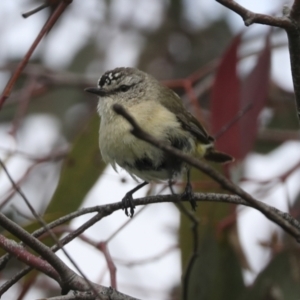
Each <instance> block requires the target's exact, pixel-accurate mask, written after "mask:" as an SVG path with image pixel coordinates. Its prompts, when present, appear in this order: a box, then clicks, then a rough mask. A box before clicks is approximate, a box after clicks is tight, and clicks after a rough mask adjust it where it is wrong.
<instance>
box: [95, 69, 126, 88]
mask: <svg viewBox="0 0 300 300" xmlns="http://www.w3.org/2000/svg"><path fill="white" fill-rule="evenodd" d="M121 77H122V74H121V72H108V73H105V74H103V75H102V76H101V77H100V79H99V81H98V86H99V87H103V86H104V85H111V84H112V83H116V82H118V81H120V78H121Z"/></svg>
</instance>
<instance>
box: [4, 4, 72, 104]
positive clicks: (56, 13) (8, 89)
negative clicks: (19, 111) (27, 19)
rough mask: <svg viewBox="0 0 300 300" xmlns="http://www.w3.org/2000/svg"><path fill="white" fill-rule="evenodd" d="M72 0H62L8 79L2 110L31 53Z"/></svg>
mask: <svg viewBox="0 0 300 300" xmlns="http://www.w3.org/2000/svg"><path fill="white" fill-rule="evenodd" d="M71 2H72V0H62V1H61V2H60V4H59V5H58V6H57V8H56V9H55V11H54V12H53V14H52V15H51V16H50V18H49V19H48V20H47V22H46V24H45V25H44V27H43V28H42V29H41V31H40V33H39V34H38V36H37V37H36V39H35V41H34V42H33V44H32V45H31V47H30V48H29V50H28V52H27V53H26V55H25V56H24V58H23V60H22V61H21V62H20V64H19V66H18V68H17V69H16V71H15V72H14V74H13V75H12V77H11V78H10V80H9V81H8V83H7V85H6V87H5V89H4V91H3V94H2V96H1V98H0V110H1V108H2V106H3V104H4V102H5V101H6V99H7V98H8V97H9V95H10V93H11V90H12V88H13V86H14V84H15V83H16V81H17V79H18V78H19V76H20V75H21V73H22V71H23V69H24V68H25V66H26V65H27V63H28V61H29V59H30V57H31V55H32V54H33V52H34V50H35V49H36V47H37V46H38V44H39V43H40V41H41V40H42V38H43V37H44V35H45V34H46V33H47V32H49V31H50V30H51V28H52V27H53V25H54V24H55V22H56V21H57V20H58V18H59V17H60V16H61V14H62V13H63V12H64V10H65V9H66V8H67V6H68V5H69V4H70V3H71Z"/></svg>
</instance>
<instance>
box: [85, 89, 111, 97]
mask: <svg viewBox="0 0 300 300" xmlns="http://www.w3.org/2000/svg"><path fill="white" fill-rule="evenodd" d="M84 91H85V92H88V93H91V94H95V95H97V96H105V95H106V91H105V90H104V89H100V88H97V87H89V88H86V89H84Z"/></svg>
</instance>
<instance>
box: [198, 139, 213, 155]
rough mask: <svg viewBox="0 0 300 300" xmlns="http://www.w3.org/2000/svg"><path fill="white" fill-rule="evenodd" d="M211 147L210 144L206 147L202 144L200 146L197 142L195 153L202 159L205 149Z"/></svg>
mask: <svg viewBox="0 0 300 300" xmlns="http://www.w3.org/2000/svg"><path fill="white" fill-rule="evenodd" d="M209 147H211V145H210V144H208V145H204V144H200V143H199V142H198V143H197V148H196V149H197V150H196V153H197V155H198V156H199V157H203V156H204V155H205V153H206V151H207V148H209Z"/></svg>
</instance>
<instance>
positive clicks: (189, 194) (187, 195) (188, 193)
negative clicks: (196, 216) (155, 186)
mask: <svg viewBox="0 0 300 300" xmlns="http://www.w3.org/2000/svg"><path fill="white" fill-rule="evenodd" d="M181 199H187V200H189V201H190V203H191V206H192V209H193V210H194V211H196V208H197V202H196V201H195V200H194V193H193V188H192V185H191V184H190V183H189V182H188V183H187V184H186V187H185V189H184V192H183V193H182V194H181Z"/></svg>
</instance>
